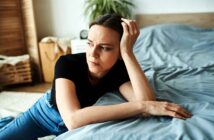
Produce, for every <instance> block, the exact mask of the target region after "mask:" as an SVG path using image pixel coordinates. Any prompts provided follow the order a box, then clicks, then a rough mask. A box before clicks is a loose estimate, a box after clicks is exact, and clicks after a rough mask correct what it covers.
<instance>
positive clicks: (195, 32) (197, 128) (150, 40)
mask: <svg viewBox="0 0 214 140" xmlns="http://www.w3.org/2000/svg"><path fill="white" fill-rule="evenodd" d="M134 53H135V56H136V57H137V60H138V62H139V63H140V65H141V67H142V69H143V70H144V71H145V74H146V76H147V78H148V80H149V82H150V84H151V85H152V87H153V89H154V91H155V94H156V97H157V98H158V99H159V100H167V101H170V102H175V103H177V104H180V105H181V106H183V107H185V108H186V109H187V110H189V111H190V112H191V113H192V114H193V116H192V117H191V118H189V119H187V120H181V119H177V118H171V117H133V118H129V119H125V120H120V121H109V122H104V123H97V124H91V125H87V126H84V127H81V128H78V129H75V130H72V131H69V132H66V133H64V134H62V135H60V136H58V137H57V138H56V139H59V140H61V139H63V140H66V139H78V140H89V139H93V140H101V139H102V140H141V139H143V140H175V139H177V140H178V139H179V140H196V139H197V140H202V139H203V140H211V139H214V133H213V130H214V29H201V28H196V27H192V26H186V25H178V24H167V25H156V26H151V27H147V28H143V29H141V34H140V36H139V38H138V40H137V41H136V43H135V46H134ZM122 102H125V100H124V98H123V97H122V96H121V95H120V93H119V92H116V91H115V92H111V93H106V94H105V95H104V96H103V97H101V98H100V99H99V100H98V101H97V103H96V104H95V105H109V104H118V103H122ZM86 115H87V114H86Z"/></svg>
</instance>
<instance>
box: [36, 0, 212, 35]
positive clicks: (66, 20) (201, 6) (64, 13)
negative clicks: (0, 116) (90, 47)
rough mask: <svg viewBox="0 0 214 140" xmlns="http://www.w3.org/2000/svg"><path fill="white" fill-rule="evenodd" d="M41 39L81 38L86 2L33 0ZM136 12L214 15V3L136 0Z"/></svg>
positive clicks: (182, 0)
mask: <svg viewBox="0 0 214 140" xmlns="http://www.w3.org/2000/svg"><path fill="white" fill-rule="evenodd" d="M33 2H34V10H35V19H36V25H37V34H38V38H39V39H41V38H43V37H45V36H56V37H70V38H78V37H79V32H80V30H81V29H87V28H88V20H87V19H86V17H85V16H84V14H83V12H84V2H85V0H33ZM133 2H134V4H135V5H136V8H135V10H134V13H192V12H214V0H133Z"/></svg>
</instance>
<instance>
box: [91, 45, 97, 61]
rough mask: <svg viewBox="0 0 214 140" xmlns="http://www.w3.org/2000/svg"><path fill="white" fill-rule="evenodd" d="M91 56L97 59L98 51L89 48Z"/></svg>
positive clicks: (94, 48) (94, 47)
mask: <svg viewBox="0 0 214 140" xmlns="http://www.w3.org/2000/svg"><path fill="white" fill-rule="evenodd" d="M91 56H92V57H94V58H97V57H98V56H99V53H98V50H97V47H96V46H93V47H92V48H91Z"/></svg>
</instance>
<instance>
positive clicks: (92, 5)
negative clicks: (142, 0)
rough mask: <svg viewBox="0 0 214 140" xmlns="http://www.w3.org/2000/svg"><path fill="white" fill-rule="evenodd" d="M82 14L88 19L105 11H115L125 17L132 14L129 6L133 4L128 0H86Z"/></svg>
mask: <svg viewBox="0 0 214 140" xmlns="http://www.w3.org/2000/svg"><path fill="white" fill-rule="evenodd" d="M85 6H86V9H85V11H84V14H85V15H86V16H89V19H90V21H93V20H94V19H95V18H96V17H98V16H100V15H104V14H106V13H116V14H118V15H121V16H123V17H125V18H130V17H131V16H132V14H131V13H132V12H131V8H133V7H135V5H134V4H133V3H132V2H131V1H129V0H86V1H85Z"/></svg>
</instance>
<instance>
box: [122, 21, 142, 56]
mask: <svg viewBox="0 0 214 140" xmlns="http://www.w3.org/2000/svg"><path fill="white" fill-rule="evenodd" d="M121 20H122V21H123V22H122V23H121V24H122V26H123V36H122V38H121V41H120V50H121V55H123V53H132V49H133V45H134V43H135V41H136V40H137V37H138V35H139V33H140V31H139V28H138V26H137V24H136V21H135V20H129V19H124V18H122V19H121Z"/></svg>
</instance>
